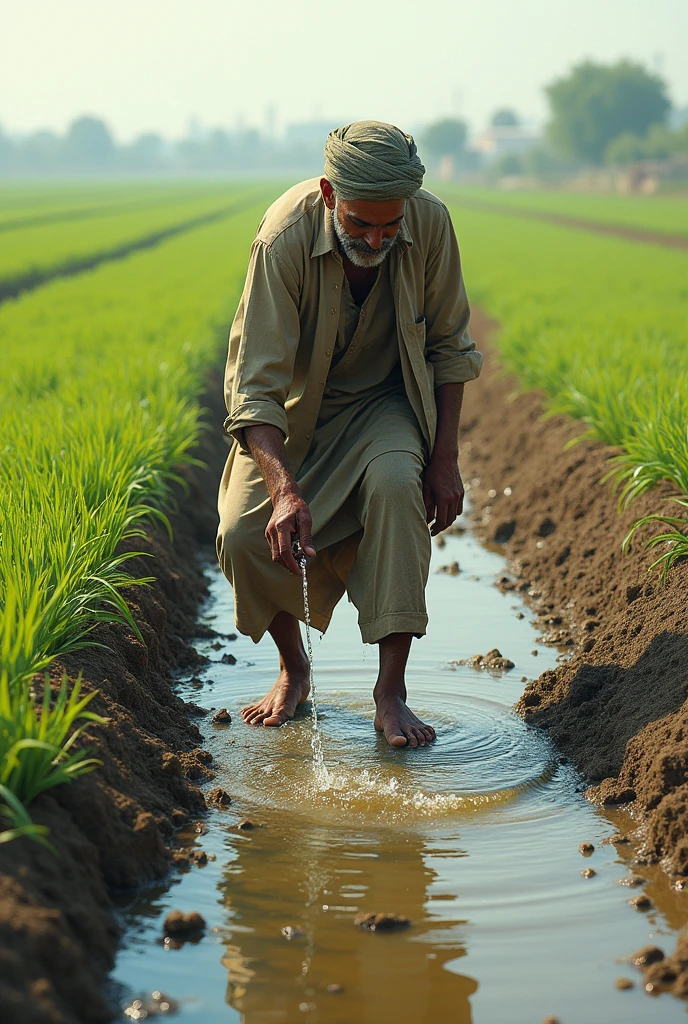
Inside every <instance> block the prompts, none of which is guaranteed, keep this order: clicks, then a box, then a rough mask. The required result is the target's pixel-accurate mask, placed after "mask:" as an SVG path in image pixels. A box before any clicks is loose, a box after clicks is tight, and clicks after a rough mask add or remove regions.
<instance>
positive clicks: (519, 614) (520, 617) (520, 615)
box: [516, 612, 525, 620]
mask: <svg viewBox="0 0 688 1024" xmlns="http://www.w3.org/2000/svg"><path fill="white" fill-rule="evenodd" d="M516 618H517V619H519V620H520V619H525V615H524V614H523V612H516Z"/></svg>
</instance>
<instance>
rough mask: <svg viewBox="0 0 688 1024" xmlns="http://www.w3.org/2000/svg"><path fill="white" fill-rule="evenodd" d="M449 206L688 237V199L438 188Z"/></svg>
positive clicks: (444, 186) (452, 187)
mask: <svg viewBox="0 0 688 1024" xmlns="http://www.w3.org/2000/svg"><path fill="white" fill-rule="evenodd" d="M437 191H438V192H439V194H440V195H441V196H442V197H443V198H444V200H445V202H447V203H448V204H449V205H452V202H453V203H454V205H456V206H458V205H460V204H462V203H467V204H469V203H471V202H483V203H490V204H496V205H499V206H501V207H504V208H505V209H507V210H514V211H519V210H521V211H523V213H528V212H530V211H533V212H536V213H551V214H559V215H561V216H564V217H574V218H578V219H580V220H589V221H597V222H599V223H600V224H612V225H617V226H618V227H629V228H640V229H642V230H643V231H657V232H661V233H662V234H668V235H680V236H687V237H688V196H686V197H683V198H681V197H673V196H622V195H608V194H604V195H602V194H589V193H577V192H547V191H544V190H543V191H533V192H531V191H528V192H504V191H500V190H498V189H488V188H473V187H471V188H468V187H463V186H462V187H461V188H459V187H456V186H446V185H442V186H438V188H437Z"/></svg>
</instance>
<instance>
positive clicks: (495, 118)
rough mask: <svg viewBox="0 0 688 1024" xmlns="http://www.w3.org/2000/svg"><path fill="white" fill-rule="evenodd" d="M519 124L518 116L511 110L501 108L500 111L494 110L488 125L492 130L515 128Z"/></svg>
mask: <svg viewBox="0 0 688 1024" xmlns="http://www.w3.org/2000/svg"><path fill="white" fill-rule="evenodd" d="M520 123H521V121H520V119H519V116H518V114H516V113H515V112H514V111H513V110H509V109H508V108H507V107H503V108H502V109H501V110H495V112H494V114H493V115H492V117H491V118H490V124H491V125H492V127H493V128H516V127H517V126H518V125H519V124H520Z"/></svg>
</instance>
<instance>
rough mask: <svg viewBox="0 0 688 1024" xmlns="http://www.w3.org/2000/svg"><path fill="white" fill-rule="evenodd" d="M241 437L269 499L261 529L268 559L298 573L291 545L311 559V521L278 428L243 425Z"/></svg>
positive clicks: (266, 425) (264, 425)
mask: <svg viewBox="0 0 688 1024" xmlns="http://www.w3.org/2000/svg"><path fill="white" fill-rule="evenodd" d="M244 440H245V443H246V446H247V447H248V449H249V451H250V452H251V455H252V456H253V458H254V460H255V462H256V465H257V466H258V468H259V470H260V471H261V473H262V474H263V480H265V486H266V487H267V489H268V494H269V495H270V500H271V502H272V515H271V516H270V522H269V523H268V525H267V528H266V530H265V538H266V540H267V542H268V544H269V545H270V550H271V552H272V560H273V562H278V563H279V565H283V566H284V568H285V569H289V571H290V572H293V573H294V574H295V575H296V576H300V575H301V570H300V569H299V567H298V565H297V564H296V559H295V558H294V555H293V553H292V550H291V545H292V542H293V541H294V540H298V541H299V543H300V545H301V548H302V550H303V551H304V553H305V554H306V555H308V557H309V558H313V556H314V555H315V548H314V547H313V538H312V536H311V533H312V530H313V521H312V519H311V513H310V509H309V508H308V505H307V504H306V502H305V501H304V500H303V495H302V494H301V490H300V488H299V486H298V484H297V483H296V480H295V479H294V474H293V473H292V471H291V468H290V466H289V461H288V459H287V452H286V449H285V447H284V437H283V436H282V431H281V430H280V429H279V427H275V426H272V425H270V424H267V423H261V424H255V425H254V426H249V427H244Z"/></svg>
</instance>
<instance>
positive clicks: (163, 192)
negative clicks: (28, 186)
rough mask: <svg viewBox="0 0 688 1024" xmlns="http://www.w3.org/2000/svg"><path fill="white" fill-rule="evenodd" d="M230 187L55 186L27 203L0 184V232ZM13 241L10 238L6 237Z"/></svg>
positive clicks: (165, 202) (193, 197)
mask: <svg viewBox="0 0 688 1024" xmlns="http://www.w3.org/2000/svg"><path fill="white" fill-rule="evenodd" d="M226 192H227V186H226V185H224V186H219V185H215V186H213V187H212V188H210V187H208V186H207V185H204V184H199V183H198V182H185V183H183V184H177V183H176V184H174V185H170V184H164V185H163V184H158V185H157V187H154V186H152V185H145V186H141V185H132V184H129V185H128V186H127V187H126V188H123V187H122V186H120V187H118V188H115V187H113V186H110V188H109V189H108V190H104V188H103V187H102V186H101V188H100V190H99V191H93V190H92V188H90V187H89V188H84V189H83V190H80V191H78V192H75V191H74V190H73V189H71V188H70V189H67V188H66V186H63V187H62V188H61V189H59V190H57V189H53V190H52V191H51V192H49V193H47V194H46V195H45V196H44V197H43V201H42V202H37V203H27V202H26V197H22V194H21V193H19V194H18V195H16V196H15V194H14V191H13V190H8V189H7V187H5V188H2V187H0V233H1V234H6V233H8V232H15V231H21V230H24V229H25V228H31V227H38V226H40V225H48V224H65V226H66V227H67V225H66V223H65V222H67V221H71V220H87V219H88V218H94V217H98V216H107V215H108V214H117V213H126V212H127V211H136V210H140V211H141V212H144V211H145V210H146V209H154V208H156V207H161V206H172V205H174V204H176V203H180V204H181V203H186V202H191V201H194V200H198V199H201V198H203V197H206V198H208V197H210V196H212V195H213V193H214V194H216V195H219V196H222V195H225V194H226ZM4 241H5V242H6V243H7V244H11V239H10V238H7V239H5V240H4Z"/></svg>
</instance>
